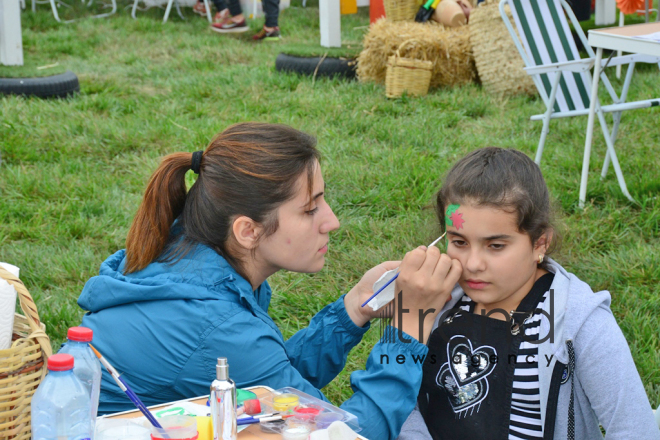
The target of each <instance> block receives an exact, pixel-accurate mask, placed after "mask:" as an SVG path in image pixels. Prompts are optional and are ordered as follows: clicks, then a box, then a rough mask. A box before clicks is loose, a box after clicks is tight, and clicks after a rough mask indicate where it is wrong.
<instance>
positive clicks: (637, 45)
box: [580, 23, 660, 208]
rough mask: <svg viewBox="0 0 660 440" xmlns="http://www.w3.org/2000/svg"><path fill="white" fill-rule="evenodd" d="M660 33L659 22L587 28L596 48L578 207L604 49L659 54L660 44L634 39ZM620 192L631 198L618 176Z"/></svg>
mask: <svg viewBox="0 0 660 440" xmlns="http://www.w3.org/2000/svg"><path fill="white" fill-rule="evenodd" d="M655 32H660V23H644V24H635V25H630V26H623V27H612V28H605V29H597V30H595V29H594V30H590V31H589V45H590V46H592V47H594V48H596V61H595V65H594V74H593V82H592V84H591V97H592V99H591V103H590V105H589V121H588V122H587V140H586V142H585V146H584V160H583V162H582V179H581V181H580V208H583V207H584V203H585V200H586V196H587V175H588V173H589V157H590V156H591V143H592V140H593V134H594V119H595V116H596V105H599V103H598V80H599V78H600V74H599V72H600V69H601V64H602V60H603V49H610V50H620V51H623V52H630V53H638V54H644V55H651V56H660V43H659V42H655V41H650V40H642V39H639V38H635V37H636V36H638V35H647V34H652V33H655ZM619 186H620V187H621V191H623V194H625V196H626V197H628V198H629V199H630V200H633V198H632V197H631V196H630V194H629V193H628V188H627V187H626V183H625V181H624V180H623V179H619Z"/></svg>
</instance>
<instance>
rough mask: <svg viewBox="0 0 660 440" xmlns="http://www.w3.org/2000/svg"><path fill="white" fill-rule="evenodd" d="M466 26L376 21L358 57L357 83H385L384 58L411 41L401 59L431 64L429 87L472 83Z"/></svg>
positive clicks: (472, 63) (472, 69)
mask: <svg viewBox="0 0 660 440" xmlns="http://www.w3.org/2000/svg"><path fill="white" fill-rule="evenodd" d="M469 37H470V35H469V30H468V28H467V26H463V27H460V28H445V27H444V26H442V25H440V24H437V23H435V22H428V23H415V22H403V21H400V22H390V21H387V20H384V19H381V20H378V21H377V22H376V23H374V24H373V25H372V26H371V28H370V29H369V33H368V34H367V35H366V36H365V37H364V43H363V46H364V49H363V50H362V52H361V53H360V56H359V57H358V68H357V76H358V79H359V80H360V81H375V82H377V83H380V84H384V83H385V73H386V71H387V58H388V57H390V56H392V55H394V54H395V53H396V51H397V49H398V48H399V46H400V45H401V43H403V42H404V41H407V40H411V39H412V40H414V42H413V43H412V44H408V45H406V47H405V48H404V49H403V50H402V51H401V56H403V57H411V58H417V59H423V57H424V56H426V59H428V60H429V61H431V62H432V63H433V71H432V72H433V73H432V76H431V87H439V86H457V85H462V84H467V83H470V82H472V81H474V80H475V78H476V70H475V67H474V60H473V58H472V52H471V50H470V42H469Z"/></svg>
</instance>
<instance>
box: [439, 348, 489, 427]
mask: <svg viewBox="0 0 660 440" xmlns="http://www.w3.org/2000/svg"><path fill="white" fill-rule="evenodd" d="M496 359H497V351H496V350H495V348H493V347H491V346H488V345H482V346H481V347H477V348H473V347H472V342H471V341H470V340H469V339H468V338H467V337H465V336H463V335H455V336H453V337H452V338H451V339H450V340H449V343H448V344H447V362H445V363H444V364H443V365H442V367H441V368H440V371H439V372H438V375H437V376H436V383H437V384H438V385H439V386H440V387H442V388H444V390H445V391H446V392H447V396H448V398H449V403H450V404H451V407H452V409H453V410H454V413H455V414H456V417H457V418H461V417H468V416H470V415H472V413H473V412H474V411H475V408H476V411H477V412H479V408H480V407H481V403H482V402H483V401H484V400H485V399H486V397H488V389H489V386H488V376H489V375H490V373H492V372H493V369H494V368H495V366H496V364H497V361H496ZM494 360H495V362H493V361H494Z"/></svg>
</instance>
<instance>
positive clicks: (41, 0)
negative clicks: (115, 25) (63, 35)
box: [32, 0, 117, 23]
mask: <svg viewBox="0 0 660 440" xmlns="http://www.w3.org/2000/svg"><path fill="white" fill-rule="evenodd" d="M82 2H83V3H85V0H82ZM93 2H94V0H89V2H88V3H87V6H91V4H92V3H93ZM111 2H112V10H111V11H110V12H106V13H104V14H97V15H92V18H103V17H109V16H110V15H112V14H114V13H115V12H117V0H111ZM47 3H50V7H51V9H52V10H53V17H55V20H57V21H59V22H62V19H60V14H59V13H58V12H57V7H58V5H62V6H66V7H71V5H68V4H66V3H64V2H63V1H61V0H32V12H35V11H36V10H37V4H47ZM74 21H76V20H65V21H64V23H73V22H74Z"/></svg>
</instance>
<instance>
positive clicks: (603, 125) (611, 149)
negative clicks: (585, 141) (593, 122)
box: [596, 108, 637, 203]
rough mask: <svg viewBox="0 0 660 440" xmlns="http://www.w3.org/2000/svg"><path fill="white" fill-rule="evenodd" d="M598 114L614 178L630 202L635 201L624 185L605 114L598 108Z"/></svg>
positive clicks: (624, 181)
mask: <svg viewBox="0 0 660 440" xmlns="http://www.w3.org/2000/svg"><path fill="white" fill-rule="evenodd" d="M596 113H597V114H598V120H599V122H600V127H601V129H602V130H603V135H605V143H606V144H607V151H608V152H609V153H610V159H611V160H612V166H613V167H614V172H615V173H616V178H617V180H618V181H619V187H620V188H621V192H623V195H624V196H626V198H628V200H630V201H631V202H635V203H637V201H636V200H635V199H633V197H632V196H631V195H630V193H629V192H628V187H627V186H626V180H625V179H624V178H623V172H622V171H621V166H620V165H619V159H618V158H617V157H616V152H615V151H614V144H613V143H612V139H611V138H610V136H609V130H608V129H607V122H606V121H605V115H604V114H603V111H602V110H601V109H600V108H598V109H597V110H596Z"/></svg>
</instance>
